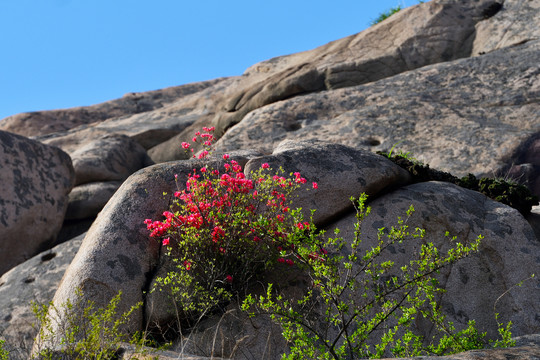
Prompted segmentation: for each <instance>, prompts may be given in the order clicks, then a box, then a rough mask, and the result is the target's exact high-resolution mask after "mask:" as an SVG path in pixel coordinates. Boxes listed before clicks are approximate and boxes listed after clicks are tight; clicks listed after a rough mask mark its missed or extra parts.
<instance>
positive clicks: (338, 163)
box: [245, 141, 410, 224]
mask: <svg viewBox="0 0 540 360" xmlns="http://www.w3.org/2000/svg"><path fill="white" fill-rule="evenodd" d="M263 163H268V164H269V165H270V168H271V169H273V171H277V170H278V169H279V168H280V167H282V168H283V170H284V171H285V174H286V175H289V174H290V173H293V172H297V171H298V172H300V174H302V175H303V176H304V177H306V179H307V180H308V184H307V187H308V188H310V187H312V182H316V183H317V185H318V190H316V191H302V192H300V193H299V194H298V197H297V198H295V199H294V206H295V207H300V208H302V209H306V213H305V214H304V216H306V218H307V217H308V216H309V215H310V213H309V211H310V209H317V211H316V212H315V214H314V216H313V220H314V221H315V223H316V224H323V223H327V222H329V221H330V220H332V219H333V218H335V217H336V216H339V215H341V214H343V213H344V212H346V211H347V210H350V209H351V208H352V203H351V201H350V198H351V196H354V197H358V196H359V195H360V194H361V193H363V192H365V193H367V194H369V195H376V194H378V193H379V192H381V191H383V190H384V189H387V188H390V187H392V186H401V185H404V184H406V183H407V182H408V181H409V178H410V176H409V173H408V172H407V171H406V170H404V169H402V168H401V167H399V166H397V165H395V164H394V163H392V162H391V161H390V160H387V159H385V158H383V157H381V156H380V155H376V154H373V153H371V152H369V151H364V150H357V149H354V148H351V147H348V146H343V145H338V144H330V143H324V142H317V141H311V142H309V141H284V142H282V143H281V144H279V145H278V146H277V147H276V149H275V150H274V152H273V154H272V155H267V156H263V157H259V158H256V159H253V160H250V161H249V162H248V163H247V164H246V167H245V173H246V175H248V174H250V173H251V171H254V170H257V169H259V168H260V167H261V165H262V164H263Z"/></svg>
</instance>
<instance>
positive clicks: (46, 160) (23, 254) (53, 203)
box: [0, 131, 75, 274]
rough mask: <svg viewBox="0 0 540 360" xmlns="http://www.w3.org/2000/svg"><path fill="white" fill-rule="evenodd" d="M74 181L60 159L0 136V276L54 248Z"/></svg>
mask: <svg viewBox="0 0 540 360" xmlns="http://www.w3.org/2000/svg"><path fill="white" fill-rule="evenodd" d="M74 181H75V174H74V171H73V166H72V163H71V159H70V158H69V156H68V155H67V154H66V153H64V152H63V151H61V150H60V149H58V148H56V147H52V146H47V145H43V144H40V143H38V142H36V141H33V140H30V139H27V138H24V137H22V136H19V135H15V134H10V133H8V132H4V131H0V183H1V184H2V188H1V190H0V274H3V273H4V272H6V271H7V270H9V269H11V268H12V267H13V266H15V265H17V264H19V263H21V262H23V261H25V260H27V259H29V258H31V257H32V256H34V255H35V254H37V253H39V252H40V251H43V250H45V249H47V248H48V247H49V246H50V245H51V244H52V243H53V242H54V240H55V238H56V235H57V234H58V232H59V231H60V228H61V226H62V221H63V219H64V215H65V212H66V208H67V205H68V194H69V192H70V191H71V189H72V187H73V185H74Z"/></svg>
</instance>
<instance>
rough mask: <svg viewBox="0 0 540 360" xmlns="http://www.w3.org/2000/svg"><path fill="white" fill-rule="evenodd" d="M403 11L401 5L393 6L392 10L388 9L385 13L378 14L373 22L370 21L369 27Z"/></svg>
mask: <svg viewBox="0 0 540 360" xmlns="http://www.w3.org/2000/svg"><path fill="white" fill-rule="evenodd" d="M402 9H403V7H402V6H401V5H398V6H395V7H393V8H390V9H388V10H387V11H385V12H383V13H381V14H379V16H377V18H375V19H374V20H372V21H371V25H372V26H373V25H376V24H378V23H380V22H382V21H384V20H386V19H388V18H389V17H390V16H392V15H394V14H396V13H398V12H400V11H401V10H402Z"/></svg>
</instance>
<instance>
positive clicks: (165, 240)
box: [162, 238, 170, 246]
mask: <svg viewBox="0 0 540 360" xmlns="http://www.w3.org/2000/svg"><path fill="white" fill-rule="evenodd" d="M169 240H170V239H169V238H165V239H163V243H162V244H163V246H167V245H169Z"/></svg>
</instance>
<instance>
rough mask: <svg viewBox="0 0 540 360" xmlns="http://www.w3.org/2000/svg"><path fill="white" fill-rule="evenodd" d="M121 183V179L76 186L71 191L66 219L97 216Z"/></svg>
mask: <svg viewBox="0 0 540 360" xmlns="http://www.w3.org/2000/svg"><path fill="white" fill-rule="evenodd" d="M120 185H122V182H121V181H105V182H91V183H86V184H83V185H79V186H76V187H75V188H73V190H72V191H71V193H69V204H68V208H67V211H66V220H80V219H87V218H91V217H95V216H96V215H97V214H98V213H99V212H100V211H101V209H103V207H104V206H105V204H107V201H109V199H110V198H111V197H112V196H113V194H114V193H115V191H116V190H118V188H119V187H120Z"/></svg>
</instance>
